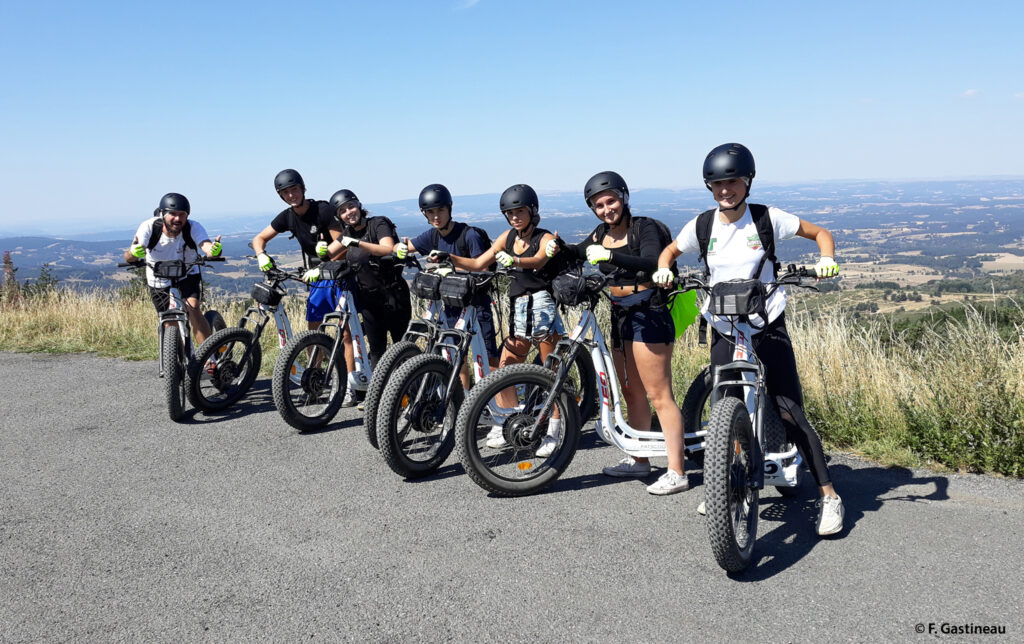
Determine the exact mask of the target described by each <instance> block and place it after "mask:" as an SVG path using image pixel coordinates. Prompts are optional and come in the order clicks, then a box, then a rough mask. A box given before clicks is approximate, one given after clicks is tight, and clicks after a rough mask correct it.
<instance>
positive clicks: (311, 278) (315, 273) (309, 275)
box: [302, 268, 320, 284]
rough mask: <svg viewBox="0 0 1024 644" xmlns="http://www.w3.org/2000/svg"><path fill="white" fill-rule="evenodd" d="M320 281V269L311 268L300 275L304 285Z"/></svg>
mask: <svg viewBox="0 0 1024 644" xmlns="http://www.w3.org/2000/svg"><path fill="white" fill-rule="evenodd" d="M319 280H320V269H319V268H311V269H309V270H308V271H306V272H305V273H303V275H302V281H303V282H305V283H306V284H312V283H313V282H317V281H319Z"/></svg>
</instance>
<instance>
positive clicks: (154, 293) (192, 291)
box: [149, 273, 203, 313]
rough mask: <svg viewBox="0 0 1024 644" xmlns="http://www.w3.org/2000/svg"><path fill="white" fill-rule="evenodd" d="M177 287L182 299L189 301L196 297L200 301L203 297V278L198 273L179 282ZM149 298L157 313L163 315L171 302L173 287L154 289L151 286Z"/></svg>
mask: <svg viewBox="0 0 1024 644" xmlns="http://www.w3.org/2000/svg"><path fill="white" fill-rule="evenodd" d="M177 286H178V291H179V292H180V293H181V298H182V299H184V300H187V299H189V298H193V297H194V298H196V301H198V300H199V299H200V298H201V297H202V290H203V277H202V275H199V274H198V273H196V274H195V275H189V276H187V277H185V278H184V279H180V280H178V284H177ZM149 297H150V299H152V300H153V306H154V307H156V312H157V313H163V312H164V311H166V310H167V308H168V306H169V303H170V300H171V287H169V286H168V287H166V288H153V287H152V286H150V287H149Z"/></svg>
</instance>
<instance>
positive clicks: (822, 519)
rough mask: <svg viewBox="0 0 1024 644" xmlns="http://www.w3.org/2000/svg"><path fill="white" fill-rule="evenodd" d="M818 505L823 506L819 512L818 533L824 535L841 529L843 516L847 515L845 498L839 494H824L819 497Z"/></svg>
mask: <svg viewBox="0 0 1024 644" xmlns="http://www.w3.org/2000/svg"><path fill="white" fill-rule="evenodd" d="M817 505H818V507H820V508H821V512H820V513H819V514H818V535H820V536H822V537H824V536H827V535H830V534H835V533H837V532H839V531H841V530H842V529H843V517H844V516H845V515H846V512H845V511H844V510H843V500H842V499H841V498H839V497H838V496H823V497H821V498H820V499H818V503H817Z"/></svg>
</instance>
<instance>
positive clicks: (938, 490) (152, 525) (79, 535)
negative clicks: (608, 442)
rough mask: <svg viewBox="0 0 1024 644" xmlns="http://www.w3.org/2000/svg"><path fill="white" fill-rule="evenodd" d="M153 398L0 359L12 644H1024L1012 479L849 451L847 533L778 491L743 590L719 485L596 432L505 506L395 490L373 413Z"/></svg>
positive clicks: (5, 601)
mask: <svg viewBox="0 0 1024 644" xmlns="http://www.w3.org/2000/svg"><path fill="white" fill-rule="evenodd" d="M158 384H159V381H158V380H157V377H156V373H155V364H154V363H127V362H122V361H119V360H110V359H101V358H96V357H92V356H56V357H51V356H41V355H32V356H28V355H17V354H0V392H2V394H0V395H2V400H3V409H2V416H0V418H2V420H0V422H2V431H0V458H2V464H3V465H2V470H0V501H2V505H0V575H2V577H0V641H3V642H38V641H75V642H82V641H90V642H91V641H111V640H116V641H146V642H149V641H161V642H177V641H183V640H184V641H192V640H210V641H223V640H245V641H251V640H273V641H298V640H313V641H317V640H319V641H324V640H327V641H336V640H350V641H355V640H373V641H398V640H404V641H408V640H411V639H415V640H422V641H533V640H540V641H626V640H630V641H632V640H636V641H649V642H671V641H713V642H714V641H724V640H734V641H743V642H754V641H783V642H785V641H789V642H817V641H910V642H913V641H928V640H932V639H944V640H950V641H960V640H969V641H986V642H987V641H1016V642H1019V641H1022V640H1024V615H1022V613H1021V600H1020V596H1021V591H1022V589H1024V573H1022V572H1021V571H1022V566H1021V560H1022V552H1024V548H1022V547H1021V540H1022V536H1024V534H1022V524H1024V521H1022V512H1021V510H1022V507H1024V498H1022V494H1021V493H1022V491H1024V484H1022V483H1021V482H1019V481H1008V480H1000V479H995V478H989V477H980V476H953V475H936V474H933V473H930V472H926V471H910V470H906V469H885V468H882V467H879V466H876V465H873V464H871V463H867V462H862V461H858V460H853V459H849V458H845V457H843V456H841V455H834V457H833V460H832V462H831V471H832V476H833V480H834V481H835V483H836V487H837V489H838V490H839V491H840V493H841V494H842V495H843V497H844V499H845V503H846V511H847V518H846V522H847V529H846V530H845V531H844V532H843V533H842V534H841V535H840V536H839V538H834V539H828V540H821V539H819V538H818V537H817V536H815V534H814V525H813V521H814V518H815V510H814V507H813V501H812V499H811V498H810V493H811V492H810V486H809V485H808V486H807V487H805V492H807V494H805V495H804V498H801V499H796V500H792V501H783V500H782V499H781V498H779V497H777V496H774V493H773V492H772V493H768V495H767V498H763V499H762V501H761V517H762V519H761V528H760V534H759V539H758V543H757V550H756V553H757V556H758V560H757V563H756V565H755V566H753V567H752V568H751V569H750V570H748V571H747V572H745V573H744V574H742V575H739V576H735V577H730V576H727V575H726V574H725V573H723V572H722V570H720V569H719V568H718V566H717V565H716V564H715V562H714V559H713V557H712V555H711V552H710V548H709V546H708V537H707V528H706V525H705V521H704V519H703V518H702V517H699V516H698V515H697V514H696V513H695V512H694V508H695V506H696V505H697V504H698V503H699V502H700V500H701V496H702V492H701V491H702V488H701V487H697V488H696V490H693V491H690V492H687V493H684V494H679V495H675V496H670V497H654V496H651V495H649V494H647V493H646V492H645V491H644V484H643V483H642V482H639V481H629V480H626V481H619V480H614V479H609V478H607V477H604V476H602V475H601V473H600V472H601V467H602V466H604V465H608V464H611V463H614V462H615V461H617V460H618V458H619V456H618V454H617V453H616V451H615V450H614V448H612V447H609V446H605V445H603V444H602V445H600V446H599V445H595V443H594V435H593V432H587V433H586V434H585V436H584V443H583V448H582V449H581V450H580V452H579V453H578V454H577V457H576V460H575V461H574V462H573V464H572V465H571V466H570V468H569V470H568V471H567V472H566V475H565V476H564V478H563V479H562V480H560V481H559V482H557V484H556V485H555V486H553V487H552V488H551V489H550V490H549V491H547V492H546V493H544V494H540V495H537V496H533V497H528V498H521V499H501V498H494V497H489V496H488V495H487V494H485V493H484V492H483V491H482V490H481V489H479V488H478V487H476V486H475V485H474V484H473V483H472V482H471V481H470V480H469V479H468V478H467V477H466V476H465V475H464V474H463V472H462V469H461V467H460V466H459V465H458V464H457V463H456V462H451V461H450V462H449V463H447V464H446V465H445V466H444V467H443V468H442V469H441V470H440V471H439V472H438V473H437V475H436V476H433V477H431V478H428V479H425V480H420V481H415V482H409V481H403V480H401V479H400V478H398V477H397V476H395V475H394V474H393V473H392V472H391V471H390V470H389V469H388V468H387V466H386V465H385V464H384V462H383V460H382V459H381V458H380V457H379V456H378V454H377V453H376V452H375V451H374V450H373V448H372V447H370V445H369V444H368V443H367V442H366V440H365V439H364V437H363V436H362V433H361V429H360V420H359V417H358V416H357V415H356V413H355V410H354V409H353V410H345V411H344V412H343V414H342V415H341V416H340V417H339V418H338V419H337V420H336V421H335V422H334V423H333V424H331V425H330V426H329V428H328V429H327V430H326V431H322V432H319V433H315V434H308V435H303V434H298V433H296V432H295V431H294V430H292V429H291V428H289V427H288V426H286V425H285V424H284V422H283V421H281V420H280V418H279V416H278V415H277V412H276V410H275V409H274V407H273V404H272V402H271V400H270V391H269V386H270V385H269V381H267V380H266V379H261V380H259V381H258V382H257V384H256V387H255V390H254V392H253V393H252V394H250V396H249V397H248V398H246V399H245V400H244V402H243V404H242V405H241V406H240V407H239V408H238V409H236V410H234V412H233V413H231V414H229V415H227V416H225V417H220V418H206V417H203V416H201V415H195V416H193V415H190V416H189V417H188V422H186V423H184V424H174V423H172V422H170V421H169V420H168V419H167V416H166V413H165V411H164V409H163V405H162V402H161V400H160V398H159V396H158V392H159V389H158ZM691 480H692V481H696V482H700V480H701V479H700V472H699V471H696V472H695V473H693V474H692V475H691ZM944 623H947V624H951V625H955V626H959V627H962V626H964V625H968V626H969V627H975V626H1002V627H1004V628H1005V631H1006V632H1005V634H1004V635H995V636H992V635H978V634H975V635H971V636H946V635H942V634H941V631H942V629H943V626H942V625H943V624H944ZM919 624H920V625H922V626H920V628H924V629H925V630H927V629H928V625H929V624H931V625H932V627H933V628H934V629H935V631H936V633H935V634H934V635H931V636H929V635H928V634H927V633H926V634H924V635H918V634H917V633H916V632H915V631H916V629H917V628H919V627H918V625H919Z"/></svg>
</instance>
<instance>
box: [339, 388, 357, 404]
mask: <svg viewBox="0 0 1024 644" xmlns="http://www.w3.org/2000/svg"><path fill="white" fill-rule="evenodd" d="M357 402H359V397H358V396H357V395H356V391H355V389H346V390H345V399H344V400H342V401H341V406H342V407H354V406H355V404H356V403H357Z"/></svg>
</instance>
